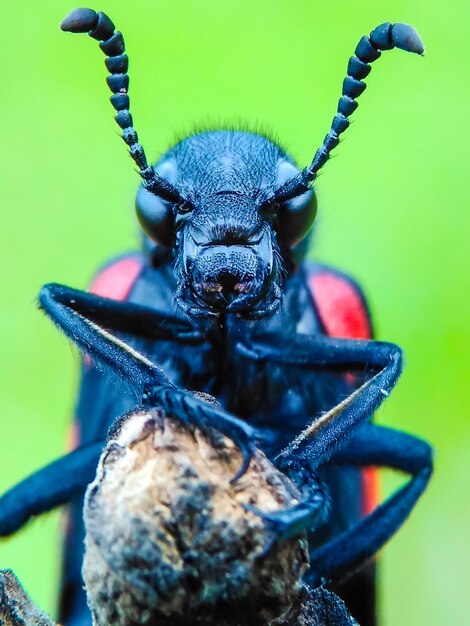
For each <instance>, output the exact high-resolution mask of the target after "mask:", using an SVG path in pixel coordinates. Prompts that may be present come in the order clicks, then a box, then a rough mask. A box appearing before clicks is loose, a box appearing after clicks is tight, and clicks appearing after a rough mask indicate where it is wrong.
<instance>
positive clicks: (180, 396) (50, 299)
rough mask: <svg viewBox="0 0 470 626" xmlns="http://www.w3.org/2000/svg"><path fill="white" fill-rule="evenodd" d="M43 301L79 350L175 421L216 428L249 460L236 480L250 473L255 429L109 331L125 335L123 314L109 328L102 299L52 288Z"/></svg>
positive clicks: (45, 291)
mask: <svg viewBox="0 0 470 626" xmlns="http://www.w3.org/2000/svg"><path fill="white" fill-rule="evenodd" d="M39 298H40V303H41V306H42V308H43V309H44V311H45V312H46V313H47V314H48V315H49V317H51V318H52V320H53V321H54V322H55V323H56V324H57V325H58V326H59V327H60V328H61V329H62V330H63V331H64V332H65V334H66V335H67V336H68V337H69V338H70V339H71V340H72V341H74V342H75V343H76V344H77V345H78V347H79V348H81V349H82V350H83V351H85V352H87V353H88V354H90V356H91V357H92V358H93V359H95V360H96V361H98V362H99V363H102V364H104V365H105V366H107V367H108V368H109V369H110V370H111V373H113V374H114V375H117V376H118V377H122V376H123V377H125V378H126V379H127V380H128V381H129V384H130V386H131V388H132V389H133V391H134V392H135V393H136V395H137V399H138V401H140V400H142V401H143V402H144V404H146V405H149V406H157V407H159V408H161V409H163V410H164V411H165V412H166V413H167V414H168V415H169V416H171V417H172V418H173V419H177V420H180V421H182V422H183V423H186V424H190V425H193V426H198V427H200V428H202V429H205V428H208V427H210V428H214V429H216V430H218V431H220V432H221V433H222V434H224V435H226V436H227V437H229V438H230V439H232V441H233V442H234V443H235V444H236V445H237V446H238V447H239V448H240V450H241V452H242V456H243V461H242V466H241V468H240V471H239V472H238V473H237V475H236V476H235V478H234V480H236V479H237V478H239V477H240V476H241V475H242V474H244V473H245V471H246V469H247V467H248V464H249V462H250V459H251V457H252V454H253V450H254V441H253V440H254V437H255V433H256V431H255V429H253V428H252V427H251V426H249V425H248V424H247V423H245V422H244V421H243V420H241V419H238V418H237V417H235V416H233V415H231V414H230V413H228V412H227V411H224V410H223V409H222V408H221V407H219V406H215V405H213V404H210V403H208V402H206V401H204V400H202V399H200V398H198V397H197V396H196V395H195V394H194V393H192V392H191V391H188V390H186V389H182V388H180V387H177V386H176V385H174V384H173V383H172V382H171V381H170V380H169V378H168V377H167V376H166V374H165V373H164V372H163V370H162V369H161V368H160V367H159V366H158V365H157V364H156V363H154V362H152V361H151V360H150V359H148V358H147V357H146V356H144V355H143V354H141V353H140V352H138V351H137V350H136V349H135V348H133V347H132V346H131V345H129V344H128V343H126V342H125V341H124V340H122V339H121V338H119V337H118V336H116V335H114V334H112V333H111V332H110V331H109V330H108V329H109V328H112V329H113V330H117V331H119V330H120V324H121V318H120V317H119V315H113V316H109V318H108V317H106V326H105V327H103V326H102V325H101V324H102V323H103V318H102V317H100V312H101V311H102V309H101V306H102V305H103V299H102V298H98V297H96V296H92V295H91V294H84V292H80V291H75V290H71V289H69V288H68V287H62V286H60V285H46V286H45V287H43V289H42V291H41V294H40V297H39ZM92 305H93V306H92ZM104 306H105V309H106V310H107V307H109V303H108V302H105V303H104ZM111 310H114V308H112V309H111ZM116 310H117V309H116ZM123 310H124V311H127V309H123ZM97 311H98V312H97ZM145 311H147V310H145ZM147 314H148V315H150V312H148V313H147V312H146V313H145V315H147ZM126 321H127V318H125V322H126Z"/></svg>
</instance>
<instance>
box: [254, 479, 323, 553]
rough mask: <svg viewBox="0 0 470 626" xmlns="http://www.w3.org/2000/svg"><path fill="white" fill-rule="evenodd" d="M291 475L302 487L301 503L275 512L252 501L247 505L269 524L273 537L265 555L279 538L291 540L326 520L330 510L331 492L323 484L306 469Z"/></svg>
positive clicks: (268, 527)
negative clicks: (260, 507)
mask: <svg viewBox="0 0 470 626" xmlns="http://www.w3.org/2000/svg"><path fill="white" fill-rule="evenodd" d="M289 478H291V480H292V481H293V482H294V483H296V484H297V486H299V483H303V485H302V487H301V492H302V499H301V501H300V502H299V503H298V504H295V505H293V506H290V507H289V508H287V509H284V510H281V511H274V512H264V511H261V510H260V509H258V508H256V507H254V506H251V505H249V504H246V505H244V508H245V509H246V510H247V511H251V512H252V513H254V514H255V515H258V516H259V517H260V518H261V519H262V520H263V521H264V522H265V524H266V527H267V529H268V530H269V531H271V532H272V537H271V539H270V541H269V542H268V544H267V545H266V546H265V548H264V550H263V552H262V553H261V554H260V555H259V556H260V557H263V556H265V555H266V554H267V553H268V552H269V550H270V549H271V548H272V547H273V545H274V544H275V543H276V542H277V541H282V540H284V539H290V538H291V537H295V536H296V535H299V534H301V533H302V532H304V531H305V530H309V529H312V528H314V527H316V526H318V524H319V522H321V521H323V520H324V518H325V516H326V511H327V509H328V503H329V502H328V494H327V493H326V491H325V490H324V489H323V487H322V485H321V484H320V483H319V482H318V481H316V480H315V479H314V477H313V475H312V473H311V472H310V471H308V469H307V468H305V467H303V468H298V471H296V472H295V475H293V473H292V472H290V473H289Z"/></svg>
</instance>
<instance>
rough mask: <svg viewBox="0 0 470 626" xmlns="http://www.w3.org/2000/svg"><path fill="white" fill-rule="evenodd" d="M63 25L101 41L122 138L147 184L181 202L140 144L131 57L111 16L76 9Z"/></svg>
mask: <svg viewBox="0 0 470 626" xmlns="http://www.w3.org/2000/svg"><path fill="white" fill-rule="evenodd" d="M60 28H61V29H62V30H64V31H67V32H70V33H88V34H89V35H90V37H93V39H96V40H97V41H99V42H100V48H101V50H102V51H103V52H104V53H105V55H106V57H107V58H106V59H105V65H106V67H107V69H108V72H109V76H108V77H107V79H106V82H107V83H108V87H109V88H110V90H111V91H112V92H113V95H112V96H111V104H112V105H113V107H114V108H115V109H116V111H117V113H116V115H115V117H114V119H115V120H116V122H117V123H118V124H119V126H120V127H121V129H122V138H123V139H124V141H125V142H126V144H127V145H128V146H129V152H130V155H131V157H132V158H133V160H134V161H135V163H136V164H137V167H138V168H139V173H140V175H141V177H142V178H143V181H144V185H145V187H146V188H147V189H148V190H149V191H150V192H152V193H153V194H155V195H156V196H160V197H161V198H163V199H164V200H168V201H169V202H182V201H183V198H182V197H181V194H180V193H179V191H178V190H177V189H176V187H174V186H173V185H172V184H170V183H169V182H168V181H166V180H165V179H164V178H162V177H161V176H159V175H158V174H157V173H156V172H155V170H154V168H153V167H152V166H151V165H149V164H148V163H147V158H146V156H145V152H144V149H143V148H142V146H141V145H140V143H139V139H138V136H137V133H136V131H135V130H134V127H133V123H132V115H131V114H130V111H129V107H130V101H129V95H128V90H129V75H128V73H127V70H128V66H129V58H128V56H127V54H125V53H124V50H125V44H124V37H123V36H122V33H120V32H119V31H116V30H115V26H114V24H113V22H112V21H111V20H110V18H109V17H108V16H107V15H106V14H105V13H102V12H101V11H98V12H95V11H93V9H75V10H74V11H72V12H71V13H70V14H69V15H67V17H66V18H65V19H64V20H63V21H62V23H61V25H60Z"/></svg>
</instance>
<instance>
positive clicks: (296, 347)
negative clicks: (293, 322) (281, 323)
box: [236, 334, 402, 469]
mask: <svg viewBox="0 0 470 626" xmlns="http://www.w3.org/2000/svg"><path fill="white" fill-rule="evenodd" d="M236 349H237V351H238V352H239V353H240V354H242V355H244V356H245V357H246V358H249V359H252V360H256V361H269V362H270V363H271V362H276V363H279V364H285V365H286V366H288V365H293V366H300V367H305V368H307V369H310V370H311V369H314V370H315V369H318V370H325V369H326V370H328V371H335V370H338V371H344V372H347V371H351V370H353V371H354V370H357V371H360V372H365V371H366V372H370V374H371V377H370V378H369V379H368V380H367V381H366V382H364V383H363V384H361V385H360V387H358V388H357V389H356V390H355V391H353V392H352V393H351V394H350V395H348V396H347V397H346V398H344V400H342V401H341V402H340V403H339V404H338V405H336V406H335V407H333V408H332V409H331V410H330V411H328V412H326V413H324V414H323V415H320V416H317V417H315V418H314V419H313V421H312V422H311V423H310V425H309V426H307V428H305V429H304V430H303V431H302V432H301V433H300V434H299V435H298V436H297V437H296V438H295V439H294V440H293V441H292V442H291V443H290V444H289V446H288V447H287V448H285V449H284V450H282V451H281V452H280V453H279V454H278V456H277V457H276V460H277V462H278V465H279V466H280V467H281V468H283V469H287V468H289V467H291V466H292V465H293V464H295V463H297V462H298V459H299V457H303V458H308V459H309V461H310V462H311V463H313V465H317V466H318V465H320V464H321V463H324V462H325V461H327V460H328V458H329V457H331V456H332V454H333V453H334V452H335V451H336V450H337V449H338V448H339V447H340V446H342V445H344V444H345V443H346V442H347V441H348V439H350V438H351V437H352V435H353V434H354V433H355V431H356V430H357V429H358V428H359V427H361V426H363V425H364V424H365V423H366V422H367V421H368V420H369V419H370V418H371V416H372V414H373V413H374V412H375V411H376V410H377V408H378V407H379V406H380V405H381V404H382V402H383V401H384V399H385V398H386V397H387V396H388V395H389V393H390V391H391V390H392V389H393V387H394V386H395V384H396V382H397V380H398V377H399V376H400V373H401V367H402V357H401V350H400V348H399V347H398V346H396V345H394V344H391V343H385V342H379V341H362V340H352V339H336V338H331V337H324V336H322V335H319V336H311V335H301V334H299V335H297V336H296V337H295V338H294V339H289V340H288V342H287V341H286V340H285V339H283V338H282V337H281V336H278V335H265V336H264V337H263V338H262V339H258V338H255V339H251V340H244V339H241V340H239V342H238V343H237V345H236Z"/></svg>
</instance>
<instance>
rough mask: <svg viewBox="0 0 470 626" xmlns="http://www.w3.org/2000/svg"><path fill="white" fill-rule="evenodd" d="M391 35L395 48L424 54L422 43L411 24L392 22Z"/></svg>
mask: <svg viewBox="0 0 470 626" xmlns="http://www.w3.org/2000/svg"><path fill="white" fill-rule="evenodd" d="M391 35H392V42H393V45H394V46H395V48H400V49H401V50H405V51H406V52H413V53H414V54H419V55H420V56H424V44H423V42H422V40H421V37H420V36H419V35H418V33H417V32H416V30H415V29H414V28H413V26H410V25H409V24H400V23H397V24H393V26H392V29H391Z"/></svg>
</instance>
